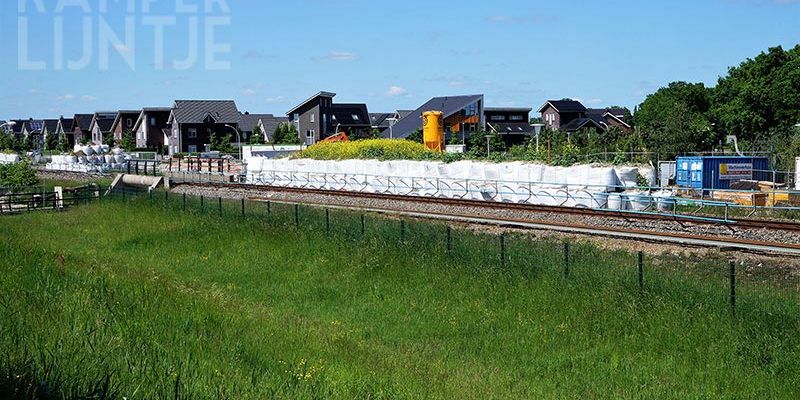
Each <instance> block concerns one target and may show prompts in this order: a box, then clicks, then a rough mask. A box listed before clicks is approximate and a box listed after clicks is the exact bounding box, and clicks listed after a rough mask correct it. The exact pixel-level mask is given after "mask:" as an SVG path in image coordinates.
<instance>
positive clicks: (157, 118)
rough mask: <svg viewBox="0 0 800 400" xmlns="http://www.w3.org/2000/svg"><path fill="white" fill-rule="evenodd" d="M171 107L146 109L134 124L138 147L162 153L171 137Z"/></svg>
mask: <svg viewBox="0 0 800 400" xmlns="http://www.w3.org/2000/svg"><path fill="white" fill-rule="evenodd" d="M171 112H172V109H171V108H169V107H145V108H143V109H142V111H141V112H140V113H139V116H138V117H137V118H136V122H135V123H134V124H133V131H134V132H135V134H136V147H137V148H140V149H149V150H156V151H160V150H161V148H162V147H163V146H164V143H165V142H166V141H167V140H168V139H167V138H168V137H169V136H170V125H169V115H170V113H171Z"/></svg>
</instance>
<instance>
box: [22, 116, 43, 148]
mask: <svg viewBox="0 0 800 400" xmlns="http://www.w3.org/2000/svg"><path fill="white" fill-rule="evenodd" d="M43 132H44V120H41V119H33V118H31V119H29V120H27V121H25V122H24V123H23V124H22V137H23V138H26V139H29V140H30V141H31V143H33V145H34V147H35V148H39V149H40V148H42V146H43V145H44V139H43V137H42V133H43Z"/></svg>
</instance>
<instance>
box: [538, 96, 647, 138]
mask: <svg viewBox="0 0 800 400" xmlns="http://www.w3.org/2000/svg"><path fill="white" fill-rule="evenodd" d="M612 110H618V111H612ZM624 111H625V110H624V109H611V108H606V109H588V108H586V107H584V105H583V104H581V102H579V101H577V100H571V99H565V100H549V101H547V102H546V103H545V104H544V105H543V106H542V107H541V108H540V109H539V112H540V113H541V114H542V121H543V122H544V124H545V127H546V128H548V129H552V130H560V131H565V132H575V131H578V130H581V129H594V130H597V131H600V132H605V131H606V130H608V129H609V128H610V127H612V126H618V127H620V128H621V129H622V130H624V131H626V132H631V131H632V130H633V128H632V127H631V126H630V125H629V124H628V123H627V122H626V121H625V116H624V114H625V112H624Z"/></svg>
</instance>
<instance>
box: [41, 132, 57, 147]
mask: <svg viewBox="0 0 800 400" xmlns="http://www.w3.org/2000/svg"><path fill="white" fill-rule="evenodd" d="M58 139H59V137H58V136H57V135H55V134H53V133H50V134H48V135H47V139H46V140H45V142H44V148H45V150H57V149H58Z"/></svg>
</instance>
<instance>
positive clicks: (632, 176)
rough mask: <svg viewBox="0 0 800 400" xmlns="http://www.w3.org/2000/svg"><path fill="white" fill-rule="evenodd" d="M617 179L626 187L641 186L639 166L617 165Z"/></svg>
mask: <svg viewBox="0 0 800 400" xmlns="http://www.w3.org/2000/svg"><path fill="white" fill-rule="evenodd" d="M616 170H617V179H618V180H619V182H620V186H622V187H623V188H625V189H631V188H636V187H639V183H638V181H639V168H637V167H617V168H616Z"/></svg>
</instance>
